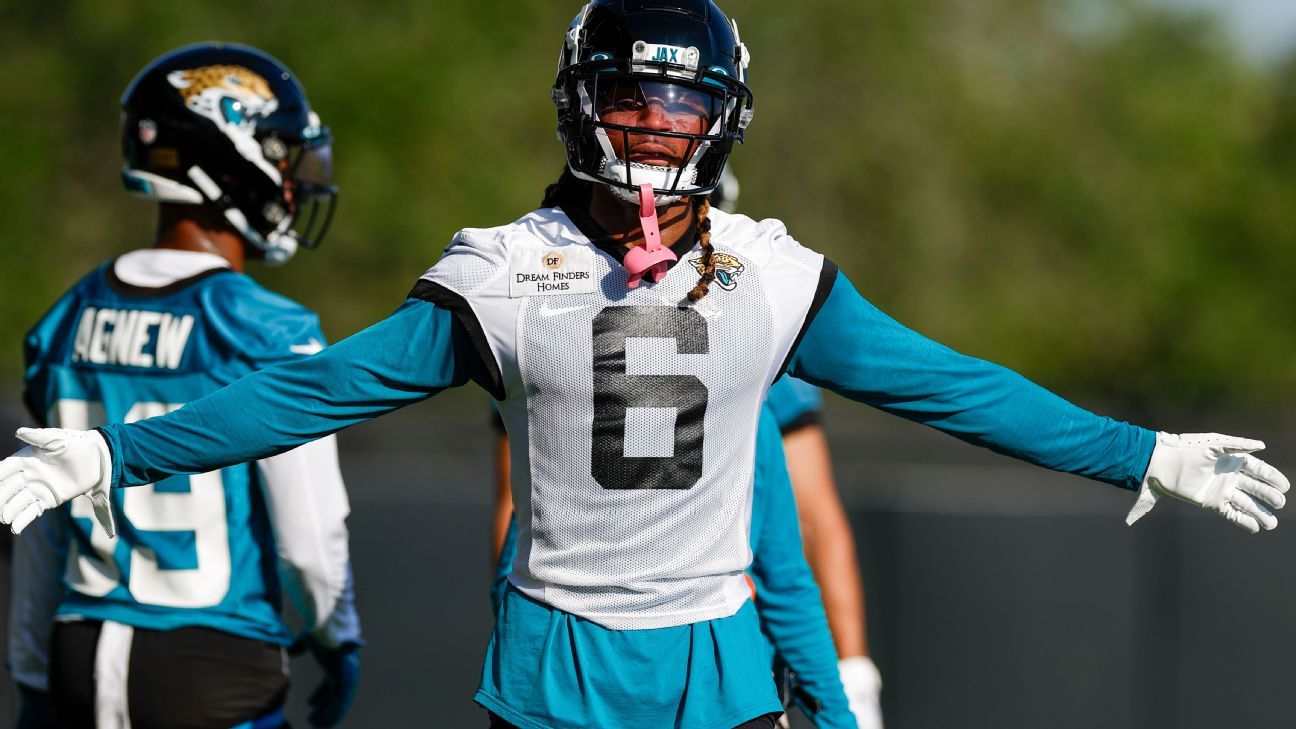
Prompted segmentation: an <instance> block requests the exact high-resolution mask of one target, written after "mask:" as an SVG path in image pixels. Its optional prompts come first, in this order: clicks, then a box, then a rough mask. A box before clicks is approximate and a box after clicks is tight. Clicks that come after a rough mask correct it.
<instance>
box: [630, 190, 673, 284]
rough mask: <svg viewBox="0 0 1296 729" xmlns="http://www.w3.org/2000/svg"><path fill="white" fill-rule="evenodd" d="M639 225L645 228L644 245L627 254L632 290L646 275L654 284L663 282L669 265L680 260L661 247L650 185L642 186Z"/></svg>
mask: <svg viewBox="0 0 1296 729" xmlns="http://www.w3.org/2000/svg"><path fill="white" fill-rule="evenodd" d="M639 226H640V227H641V228H643V233H644V242H643V245H641V246H635V247H634V248H631V249H630V250H629V251H627V252H626V255H625V261H624V264H625V267H626V271H628V272H629V273H630V278H629V279H627V280H626V286H627V287H629V288H632V289H634V288H639V281H640V280H641V279H643V277H644V275H645V274H647V275H648V276H650V277H651V278H652V282H653V283H657V282H658V281H660V280H662V278H663V277H665V276H666V269H667V268H668V267H669V264H670V263H671V262H672V261H678V260H679V257H678V256H676V255H675V252H674V251H672V250H671V249H669V248H666V247H664V246H663V245H662V244H661V229H660V228H659V227H658V225H657V205H656V204H655V202H654V200H653V186H652V184H650V183H647V182H645V183H644V184H642V185H640V186H639Z"/></svg>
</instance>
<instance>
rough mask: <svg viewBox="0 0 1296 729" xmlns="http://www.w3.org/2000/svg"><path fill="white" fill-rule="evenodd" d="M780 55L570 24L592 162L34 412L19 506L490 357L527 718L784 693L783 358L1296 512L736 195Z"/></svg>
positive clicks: (1188, 485)
mask: <svg viewBox="0 0 1296 729" xmlns="http://www.w3.org/2000/svg"><path fill="white" fill-rule="evenodd" d="M750 59H751V54H750V53H749V51H748V50H747V47H746V45H745V44H744V43H743V42H742V41H741V40H740V38H739V35H738V30H737V27H736V25H735V24H733V23H731V22H730V21H729V19H728V18H727V17H726V16H725V15H724V14H723V13H722V12H721V10H720V8H719V7H717V6H716V5H715V3H714V2H710V1H709V0H593V2H590V3H589V4H587V5H586V6H585V7H584V8H582V10H581V11H580V13H579V14H578V15H577V17H576V19H575V21H574V22H573V23H572V25H571V27H570V28H569V29H568V30H567V32H566V33H564V38H563V48H562V57H561V60H560V68H559V73H558V77H557V80H556V82H555V84H554V89H553V98H554V102H555V104H556V105H557V108H558V115H559V125H560V131H561V134H562V137H563V139H564V140H565V145H566V151H567V161H568V164H567V167H566V169H565V170H564V171H563V175H562V177H561V179H560V180H559V182H558V183H556V184H554V185H552V186H550V188H549V190H548V191H547V194H546V200H545V202H544V204H543V206H542V207H541V208H540V209H538V210H534V211H531V212H529V213H527V214H526V215H524V216H523V217H521V218H520V219H518V220H517V221H515V222H513V223H509V224H506V225H502V226H499V227H495V228H488V229H466V230H463V231H460V232H459V233H458V234H457V235H456V236H455V237H454V240H453V241H452V243H451V245H450V246H449V247H448V248H447V249H446V250H445V252H444V253H443V255H442V257H441V259H440V260H439V261H438V262H437V263H436V264H435V265H434V266H433V267H432V268H431V269H430V270H429V271H428V272H427V273H426V274H424V276H423V277H422V278H420V279H419V281H418V282H416V284H415V285H414V287H413V289H412V290H411V291H410V294H409V297H408V298H407V300H406V301H405V303H404V304H403V305H402V306H401V307H400V308H399V309H398V310H397V311H396V312H395V313H394V314H392V315H391V316H390V317H388V318H386V319H384V320H383V321H381V322H379V323H377V324H375V325H373V326H371V327H369V328H368V329H365V330H364V331H362V332H359V333H357V334H355V335H353V336H352V337H349V338H348V339H346V340H344V341H341V342H339V343H337V344H335V345H333V346H332V347H329V348H328V349H326V350H324V351H323V352H320V353H319V354H316V355H315V356H313V357H307V358H304V359H301V360H299V361H296V362H288V363H285V364H281V365H278V366H276V367H273V368H270V369H266V370H262V371H259V372H254V373H252V374H250V375H248V376H246V377H244V378H243V379H241V380H239V381H238V382H235V383H234V384H232V385H229V386H227V387H226V388H224V389H222V390H220V391H217V392H215V393H212V394H209V395H207V396H205V397H203V398H201V399H199V400H196V401H194V402H191V403H189V404H188V405H186V406H185V407H184V408H183V409H181V410H177V411H175V412H172V413H169V414H167V415H163V416H160V417H155V418H151V419H149V420H146V421H143V422H138V423H130V424H120V423H113V424H109V425H106V426H102V427H100V428H98V429H96V430H93V431H86V430H79V429H64V428H51V429H36V430H33V429H23V430H20V431H19V434H20V437H21V438H22V439H23V440H25V441H26V442H27V443H28V444H29V445H28V447H26V448H24V449H23V450H21V451H19V452H18V453H16V454H15V455H13V456H11V457H9V458H7V459H5V460H4V461H0V522H4V523H9V524H11V525H12V528H13V529H14V530H15V531H18V532H21V531H22V530H23V529H24V528H26V527H27V526H28V525H29V524H30V523H31V522H32V521H34V520H35V519H37V518H38V517H40V515H41V514H42V513H43V512H44V511H45V510H47V509H50V508H53V507H55V506H57V505H58V504H60V503H63V502H66V501H67V500H69V499H71V498H74V497H76V496H78V495H81V494H87V495H88V496H89V497H90V501H91V503H92V504H95V505H96V507H97V511H96V515H97V516H98V518H99V519H100V520H101V523H103V524H104V525H105V526H106V527H108V529H109V531H110V532H111V530H112V529H114V528H115V527H114V526H113V525H114V521H113V513H112V511H111V510H110V509H109V508H108V506H109V504H108V499H109V494H112V495H114V496H116V495H117V494H120V493H121V491H122V490H126V491H129V487H133V486H138V485H140V484H145V483H150V482H154V481H157V480H158V479H160V478H164V477H166V476H169V475H173V474H183V473H200V472H204V471H210V470H212V469H214V468H219V467H224V466H228V465H230V464H232V463H239V462H243V461H247V460H250V459H256V458H266V457H269V456H272V455H274V454H276V453H281V452H283V451H286V450H288V449H290V448H293V447H296V446H299V445H301V444H303V443H307V442H310V441H311V440H314V439H317V438H320V437H323V436H325V435H328V434H330V433H334V432H336V431H338V430H341V429H343V428H345V427H347V426H350V425H353V424H355V423H359V422H362V421H364V420H367V419H370V418H374V417H377V416H379V415H382V414H383V413H386V412H390V411H391V410H394V409H396V408H399V407H401V406H403V405H407V404H409V403H412V402H416V401H419V400H423V399H425V398H427V397H429V396H431V395H434V394H436V393H437V392H439V391H441V390H443V389H445V388H448V387H454V386H458V385H462V384H465V383H466V382H468V381H469V380H472V381H475V382H477V383H478V384H479V385H481V386H482V387H483V388H485V389H486V390H487V391H488V392H489V393H490V394H491V395H492V396H494V397H495V399H496V400H497V401H499V408H500V414H501V416H502V417H503V419H504V424H505V426H506V428H507V429H508V433H509V443H510V448H511V455H512V463H511V468H512V474H511V477H512V480H513V484H514V486H515V490H514V497H515V506H516V508H517V512H518V557H517V559H516V560H515V561H514V565H513V566H514V570H513V574H512V575H510V577H509V581H510V586H509V589H508V591H507V593H506V594H505V595H504V602H503V605H502V606H501V608H500V611H499V613H498V615H497V616H496V622H495V630H494V632H493V634H492V636H491V641H490V643H489V645H488V647H487V653H486V660H485V666H484V667H483V670H482V678H481V685H480V688H479V690H478V692H477V694H476V700H477V701H478V703H480V704H481V705H482V706H483V707H485V708H486V709H487V710H488V711H489V712H490V713H491V714H492V717H493V718H492V721H493V722H494V723H495V724H496V725H497V726H510V725H512V726H520V727H537V726H540V727H561V728H566V727H589V726H624V725H635V726H644V725H648V726H678V727H699V726H706V727H720V728H723V727H769V726H771V725H772V724H773V722H774V721H775V717H777V716H779V715H780V713H781V710H782V707H781V705H780V703H779V701H778V696H777V692H776V690H775V687H774V684H773V681H771V680H770V671H769V665H770V664H769V660H768V659H769V656H768V653H767V649H766V644H765V641H764V638H763V637H762V635H761V632H760V625H759V622H758V620H757V616H756V610H755V608H754V607H753V605H752V602H751V599H750V598H751V592H750V590H749V588H748V585H747V581H746V576H745V572H744V570H745V568H746V567H747V565H748V564H749V563H750V561H751V547H750V542H749V530H750V525H751V521H750V518H751V493H752V478H753V470H754V464H755V458H754V456H755V447H756V445H755V442H756V433H757V427H756V426H757V421H758V419H759V416H760V412H761V403H762V401H763V400H764V396H765V392H766V390H767V389H768V387H769V385H770V383H772V382H773V381H774V380H775V379H777V378H778V377H779V376H780V375H781V374H783V373H790V374H792V375H794V376H796V377H799V378H801V379H804V380H806V381H808V382H810V383H812V384H815V385H819V386H822V387H826V388H828V389H831V390H833V391H835V392H837V393H839V394H841V395H844V396H846V397H848V398H851V399H854V400H857V401H859V402H862V403H865V404H869V405H872V406H874V407H878V408H880V409H882V410H885V411H887V412H891V413H895V414H898V415H902V416H905V417H908V418H910V419H913V420H916V421H919V422H922V423H924V424H927V425H930V426H932V427H934V428H937V429H939V430H942V431H944V432H947V433H950V434H952V435H955V436H957V437H959V438H961V439H963V440H966V441H968V442H970V443H973V444H976V445H980V446H983V447H987V448H992V449H994V450H996V451H998V452H1001V453H1004V454H1008V455H1012V456H1015V457H1018V458H1021V459H1024V460H1026V461H1029V462H1032V463H1036V464H1038V465H1042V466H1046V467H1049V468H1053V469H1055V470H1061V471H1067V472H1071V473H1076V474H1079V475H1083V476H1086V477H1089V478H1092V479H1095V480H1099V481H1103V482H1105V483H1108V484H1111V485H1114V486H1117V487H1121V488H1125V489H1129V490H1131V491H1135V492H1137V493H1138V497H1137V500H1136V502H1135V506H1134V509H1133V510H1132V512H1131V515H1130V518H1129V520H1130V521H1133V520H1135V519H1137V518H1139V517H1141V516H1142V515H1143V514H1145V513H1146V512H1147V511H1149V510H1150V509H1151V508H1153V506H1154V505H1155V503H1156V501H1157V500H1158V499H1159V498H1162V497H1164V496H1174V497H1177V498H1181V499H1183V500H1186V501H1189V502H1191V503H1194V504H1197V505H1198V506H1201V507H1203V508H1206V509H1209V510H1211V511H1213V512H1215V513H1217V514H1219V515H1220V516H1222V517H1223V518H1225V519H1227V520H1228V521H1230V522H1231V523H1233V524H1235V525H1237V526H1239V527H1241V528H1244V529H1246V530H1247V531H1250V532H1258V531H1260V530H1261V529H1262V528H1263V529H1270V528H1273V527H1274V526H1276V525H1277V519H1276V518H1275V517H1274V515H1273V513H1272V510H1273V509H1277V508H1280V507H1281V506H1282V505H1283V503H1284V501H1285V497H1284V495H1283V494H1284V492H1286V491H1287V489H1288V488H1289V485H1288V482H1287V480H1286V478H1285V477H1283V475H1282V474H1281V473H1279V472H1278V471H1277V470H1276V469H1274V468H1272V467H1271V466H1269V465H1268V464H1266V463H1264V462H1263V461H1261V460H1260V459H1258V458H1256V457H1255V456H1253V455H1251V453H1252V452H1253V451H1256V450H1259V449H1261V448H1262V447H1263V444H1262V443H1260V442H1259V441H1254V440H1248V439H1245V438H1237V437H1231V436H1222V435H1215V434H1206V435H1173V434H1168V433H1156V432H1153V431H1150V430H1146V429H1144V428H1140V427H1137V426H1134V425H1130V424H1128V423H1123V422H1118V421H1114V420H1112V419H1110V418H1105V417H1101V416H1098V415H1095V414H1093V413H1090V412H1088V411H1085V410H1083V409H1081V408H1079V407H1076V406H1075V405H1073V404H1071V403H1069V402H1067V401H1065V400H1063V399H1062V398H1060V397H1058V396H1056V395H1054V394H1053V393H1050V392H1048V391H1047V390H1044V389H1043V388H1041V387H1039V386H1038V385H1035V384H1034V383H1032V382H1030V381H1029V380H1027V379H1025V378H1024V377H1021V376H1020V375H1018V374H1016V373H1014V372H1012V371H1011V370H1008V369H1005V368H1003V367H999V366H997V365H994V364H991V363H989V362H985V361H982V360H978V359H974V358H971V357H967V356H964V355H961V354H959V353H957V352H954V351H953V350H950V349H948V348H946V347H943V346H941V345H939V344H937V343H935V342H933V341H931V340H929V339H926V338H925V337H923V336H921V335H919V334H918V333H916V332H914V331H912V330H909V329H907V328H905V327H904V326H902V325H900V324H899V323H897V322H896V321H894V320H893V319H891V318H889V317H887V316H886V315H885V314H883V313H882V312H880V311H878V310H877V309H876V308H875V307H873V306H872V305H871V304H869V303H868V301H867V300H866V299H864V298H863V297H862V296H861V295H860V294H859V293H858V292H857V291H856V290H855V288H854V286H853V285H852V284H851V282H850V281H849V280H848V279H847V278H846V277H845V275H843V274H842V273H841V272H839V271H838V270H837V267H836V266H835V265H833V264H832V262H830V261H828V260H826V259H825V258H824V257H823V256H822V255H820V254H818V253H815V252H814V251H812V250H810V249H807V248H804V247H802V246H801V245H800V244H799V243H798V242H797V241H796V240H795V239H794V238H792V237H791V236H790V235H789V234H788V232H787V230H786V228H785V227H784V226H783V224H782V223H780V222H779V221H777V220H764V221H756V220H753V219H751V218H748V217H746V216H743V215H729V214H726V213H723V212H721V211H712V210H711V208H710V205H709V204H708V203H707V202H706V197H705V195H706V194H707V193H709V192H710V191H711V190H712V189H713V188H714V187H715V185H716V183H717V182H718V180H719V177H720V174H721V172H722V171H723V169H724V165H725V162H726V160H727V158H728V155H729V153H730V151H731V150H732V148H733V145H734V143H736V142H738V141H740V140H741V138H742V136H743V134H744V133H745V131H746V129H747V128H748V126H749V125H750V123H751V121H752V115H753V111H754V106H753V102H752V96H751V92H750V90H749V89H748V87H747V85H746V77H747V68H748V64H749V62H750ZM85 675H87V676H88V675H90V670H89V668H88V667H87V668H86V669H85ZM1146 678H1147V679H1148V680H1153V679H1154V678H1155V677H1146Z"/></svg>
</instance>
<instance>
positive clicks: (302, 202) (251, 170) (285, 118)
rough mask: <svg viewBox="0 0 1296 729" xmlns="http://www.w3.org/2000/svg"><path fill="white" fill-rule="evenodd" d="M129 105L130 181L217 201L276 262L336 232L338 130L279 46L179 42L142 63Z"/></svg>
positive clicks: (158, 195) (125, 140) (170, 198)
mask: <svg viewBox="0 0 1296 729" xmlns="http://www.w3.org/2000/svg"><path fill="white" fill-rule="evenodd" d="M121 104H122V109H123V112H124V113H123V115H122V154H123V155H124V156H125V161H126V164H125V167H124V168H123V169H122V181H123V183H124V184H125V185H126V189H127V190H129V191H131V192H132V193H135V194H137V195H141V196H143V197H147V198H150V199H154V200H159V201H162V202H171V203H189V204H194V205H201V204H205V203H210V204H212V205H215V206H216V207H217V208H218V209H219V210H220V211H221V212H222V213H223V214H224V216H225V219H226V220H227V221H229V223H230V225H232V226H233V227H234V229H235V230H237V231H238V232H239V233H240V234H241V235H242V236H243V238H244V239H245V240H246V241H247V242H248V243H250V244H251V245H253V246H254V247H256V248H257V249H259V250H260V251H262V252H263V254H264V257H265V260H266V261H267V262H268V263H271V264H279V263H283V262H285V261H287V260H288V259H289V258H291V257H292V256H293V254H294V253H295V252H296V251H297V248H298V246H299V245H301V246H305V247H307V248H314V247H316V246H317V245H319V243H320V241H321V240H322V239H323V238H324V235H325V233H327V232H328V227H329V224H330V223H331V222H332V219H333V210H334V206H335V203H336V200H337V188H335V187H334V186H333V181H332V176H333V159H332V149H331V143H332V135H331V134H330V133H329V130H328V127H325V126H322V125H321V124H320V120H319V117H318V116H317V115H316V114H315V112H313V111H311V108H310V104H309V103H308V102H307V100H306V92H305V91H304V90H303V89H302V87H301V84H300V83H298V81H297V77H296V76H294V75H293V73H292V72H291V71H289V70H288V68H287V67H285V66H284V65H283V64H282V63H280V62H279V61H277V60H275V59H274V58H273V57H271V56H270V55H269V54H267V53H264V52H262V51H259V50H257V49H255V48H251V47H249V46H243V45H237V44H234V43H201V44H197V45H191V46H185V47H183V48H178V49H176V50H174V51H171V52H170V53H167V54H166V55H163V56H162V57H161V58H158V59H157V60H155V61H153V62H152V63H150V64H149V65H148V66H146V67H145V68H144V70H143V71H140V72H139V75H137V76H136V77H135V80H133V81H131V83H130V86H128V87H127V88H126V92H125V93H124V94H123V95H122V100H121Z"/></svg>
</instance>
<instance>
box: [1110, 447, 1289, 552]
mask: <svg viewBox="0 0 1296 729" xmlns="http://www.w3.org/2000/svg"><path fill="white" fill-rule="evenodd" d="M1264 447H1265V444H1264V443H1262V442H1261V441H1258V440H1251V439H1250V438H1237V437H1235V436H1231V435H1219V434H1218V433H1187V434H1184V435H1174V434H1171V433H1157V443H1156V449H1154V450H1153V451H1152V461H1151V462H1150V463H1148V470H1147V475H1146V476H1144V477H1143V487H1142V488H1141V489H1140V490H1139V495H1138V501H1135V502H1134V508H1133V509H1130V513H1129V516H1128V517H1126V518H1125V523H1126V524H1133V523H1134V522H1136V521H1138V520H1139V519H1140V518H1142V516H1143V515H1144V514H1146V513H1148V512H1149V511H1151V510H1152V507H1153V506H1155V505H1156V502H1157V499H1159V498H1161V497H1162V496H1167V495H1168V496H1173V497H1175V498H1176V499H1182V500H1184V501H1187V502H1189V503H1192V504H1196V505H1198V506H1200V507H1202V508H1203V509H1210V510H1211V511H1214V512H1216V513H1217V514H1219V515H1221V516H1223V517H1224V518H1225V519H1228V520H1229V521H1231V522H1233V523H1234V524H1236V525H1238V526H1240V527H1242V528H1243V529H1245V530H1247V531H1249V532H1251V533H1252V534H1255V533H1256V532H1258V531H1260V529H1261V528H1262V527H1263V528H1265V529H1273V528H1274V527H1276V526H1278V517H1276V516H1274V515H1273V512H1272V511H1271V509H1281V508H1282V507H1283V504H1285V503H1287V499H1286V497H1284V496H1283V494H1285V493H1286V492H1287V489H1289V488H1291V484H1290V483H1288V481H1287V477H1286V476H1283V475H1282V474H1281V473H1280V472H1279V471H1278V469H1276V468H1274V467H1273V466H1270V465H1269V464H1268V463H1265V462H1264V461H1262V460H1260V459H1259V458H1256V457H1255V456H1252V455H1250V453H1251V452H1252V451H1258V450H1263V449H1264Z"/></svg>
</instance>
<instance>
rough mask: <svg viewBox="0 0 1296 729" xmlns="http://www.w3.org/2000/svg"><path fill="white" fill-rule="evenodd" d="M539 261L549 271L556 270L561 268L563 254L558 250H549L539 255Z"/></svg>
mask: <svg viewBox="0 0 1296 729" xmlns="http://www.w3.org/2000/svg"><path fill="white" fill-rule="evenodd" d="M540 263H541V265H543V266H544V267H545V268H547V269H549V270H550V271H556V270H558V269H560V268H562V265H563V254H561V253H559V252H558V251H549V252H547V253H545V254H543V255H542V256H540Z"/></svg>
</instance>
